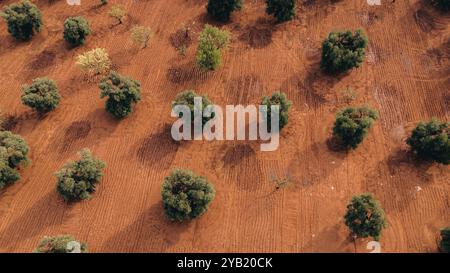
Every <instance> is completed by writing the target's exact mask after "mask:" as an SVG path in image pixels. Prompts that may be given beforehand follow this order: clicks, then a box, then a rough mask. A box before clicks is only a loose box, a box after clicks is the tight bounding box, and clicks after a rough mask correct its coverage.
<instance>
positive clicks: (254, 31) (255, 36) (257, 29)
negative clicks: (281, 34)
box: [239, 17, 276, 49]
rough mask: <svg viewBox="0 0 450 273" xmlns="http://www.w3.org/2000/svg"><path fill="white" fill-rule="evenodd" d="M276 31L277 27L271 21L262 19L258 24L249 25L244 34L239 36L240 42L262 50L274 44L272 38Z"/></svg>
mask: <svg viewBox="0 0 450 273" xmlns="http://www.w3.org/2000/svg"><path fill="white" fill-rule="evenodd" d="M275 30H276V26H275V25H274V24H273V23H272V22H271V20H269V19H267V18H265V17H260V18H259V19H258V20H256V22H254V23H253V24H250V25H247V26H246V27H245V28H244V29H243V32H242V34H241V35H240V36H239V40H240V41H241V42H243V43H245V44H247V45H248V46H250V47H251V48H254V49H262V48H265V47H267V46H269V45H270V44H271V43H272V36H273V32H274V31H275Z"/></svg>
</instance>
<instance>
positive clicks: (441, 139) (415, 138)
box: [406, 119, 450, 165]
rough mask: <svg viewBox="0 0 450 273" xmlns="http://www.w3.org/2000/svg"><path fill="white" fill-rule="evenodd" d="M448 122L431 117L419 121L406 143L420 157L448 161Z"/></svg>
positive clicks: (449, 140)
mask: <svg viewBox="0 0 450 273" xmlns="http://www.w3.org/2000/svg"><path fill="white" fill-rule="evenodd" d="M449 135H450V123H446V122H440V121H438V120H437V119H432V120H431V121H429V122H427V123H423V122H421V123H419V124H418V125H417V127H416V128H415V129H414V130H413V132H412V134H411V136H410V137H409V138H408V139H407V141H406V143H407V144H408V145H409V146H410V147H411V149H412V150H413V151H414V152H415V153H416V154H417V155H419V156H420V157H423V158H425V159H431V160H434V161H436V162H438V163H441V164H445V165H448V164H449V163H450V138H449Z"/></svg>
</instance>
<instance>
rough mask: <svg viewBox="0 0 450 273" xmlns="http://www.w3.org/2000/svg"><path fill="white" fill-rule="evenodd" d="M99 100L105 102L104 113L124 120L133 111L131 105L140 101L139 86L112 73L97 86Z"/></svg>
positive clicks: (131, 80) (133, 81) (127, 78)
mask: <svg viewBox="0 0 450 273" xmlns="http://www.w3.org/2000/svg"><path fill="white" fill-rule="evenodd" d="M99 87H100V89H101V93H100V98H104V97H108V99H107V100H106V111H108V112H109V113H111V114H113V115H114V116H115V117H116V118H124V117H126V116H128V115H129V114H130V113H131V112H132V111H133V103H137V102H138V101H140V100H141V84H140V83H139V82H138V81H136V80H133V79H131V78H129V77H124V76H122V75H120V74H119V73H117V72H114V71H112V72H111V73H109V75H108V76H106V77H105V78H103V79H102V81H101V82H100V84H99Z"/></svg>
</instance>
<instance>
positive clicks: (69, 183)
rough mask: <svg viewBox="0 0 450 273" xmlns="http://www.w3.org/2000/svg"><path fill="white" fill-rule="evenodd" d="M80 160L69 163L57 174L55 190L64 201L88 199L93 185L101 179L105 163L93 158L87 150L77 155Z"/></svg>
mask: <svg viewBox="0 0 450 273" xmlns="http://www.w3.org/2000/svg"><path fill="white" fill-rule="evenodd" d="M79 155H80V157H81V159H80V160H78V161H70V162H68V163H67V164H66V165H64V167H63V168H62V169H61V170H60V171H59V172H57V173H56V174H55V175H56V178H57V186H56V190H57V191H58V193H59V194H60V195H61V196H62V197H63V198H64V200H66V201H78V200H84V199H88V198H90V196H91V194H92V193H93V192H95V185H96V184H97V183H99V182H100V179H101V178H102V177H103V173H102V170H103V169H104V168H105V166H106V165H105V163H104V162H103V161H101V160H99V159H97V158H95V157H94V156H93V155H92V154H91V152H90V151H89V150H88V149H84V150H82V151H81V152H80V153H79Z"/></svg>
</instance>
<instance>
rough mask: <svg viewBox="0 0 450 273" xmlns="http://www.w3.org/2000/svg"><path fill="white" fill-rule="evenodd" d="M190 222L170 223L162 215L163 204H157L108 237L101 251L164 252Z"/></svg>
mask: <svg viewBox="0 0 450 273" xmlns="http://www.w3.org/2000/svg"><path fill="white" fill-rule="evenodd" d="M193 224H194V223H192V222H188V221H186V222H181V223H180V222H171V221H170V220H168V219H167V217H166V216H165V215H164V209H163V204H162V203H161V202H158V203H156V204H154V205H152V206H151V207H150V208H149V209H148V210H146V211H145V212H143V213H142V214H141V215H139V216H138V217H137V218H136V220H135V221H134V222H133V223H132V224H131V225H129V226H128V227H126V228H125V229H123V230H121V231H120V232H118V233H116V234H115V235H113V236H112V237H110V238H109V239H108V240H107V241H106V242H105V243H104V244H103V245H102V249H105V250H106V251H107V252H130V251H132V252H164V251H165V249H166V248H168V247H170V246H172V245H174V244H176V243H177V242H178V241H179V239H180V234H181V233H183V232H185V231H186V230H187V229H188V228H189V227H190V226H191V225H193Z"/></svg>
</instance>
